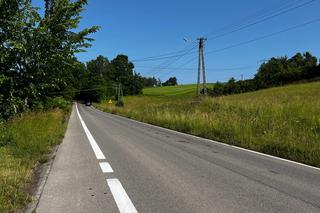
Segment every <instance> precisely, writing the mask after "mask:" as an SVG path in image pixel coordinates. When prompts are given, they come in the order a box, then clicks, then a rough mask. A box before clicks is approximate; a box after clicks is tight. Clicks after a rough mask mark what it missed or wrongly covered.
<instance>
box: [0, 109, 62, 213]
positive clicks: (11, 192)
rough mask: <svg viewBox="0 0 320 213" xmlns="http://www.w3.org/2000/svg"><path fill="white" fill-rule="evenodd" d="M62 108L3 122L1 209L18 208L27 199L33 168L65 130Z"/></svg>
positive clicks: (0, 134)
mask: <svg viewBox="0 0 320 213" xmlns="http://www.w3.org/2000/svg"><path fill="white" fill-rule="evenodd" d="M67 114H68V113H66V112H64V111H62V110H51V111H48V112H38V113H26V114H23V115H22V116H21V117H19V118H15V119H13V120H11V121H9V122H7V123H4V124H0V212H19V211H21V209H22V207H23V206H24V205H25V204H26V203H27V202H28V200H29V196H28V193H27V191H26V185H27V184H28V182H30V181H31V178H32V169H33V168H35V166H36V165H37V164H38V163H41V162H44V161H46V160H47V156H48V154H49V153H50V152H51V150H52V147H53V146H54V145H56V144H58V143H59V142H60V141H61V139H62V137H63V135H64V132H65V129H66V121H67V117H68V116H67Z"/></svg>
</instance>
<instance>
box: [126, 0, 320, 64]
mask: <svg viewBox="0 0 320 213" xmlns="http://www.w3.org/2000/svg"><path fill="white" fill-rule="evenodd" d="M315 1H317V0H309V1H307V2H304V3H302V4H299V5H297V6H294V7H290V8H288V9H285V10H283V11H280V12H278V13H276V14H273V15H270V16H267V17H265V18H263V19H261V20H258V21H255V22H253V23H249V24H246V25H240V26H239V27H240V28H237V29H234V30H231V31H228V32H225V33H222V34H219V35H216V36H213V37H209V38H208V40H213V39H216V38H220V37H223V36H226V35H229V34H232V33H235V32H238V31H241V30H243V29H246V28H248V27H251V26H254V25H257V24H260V23H263V22H265V21H267V20H269V19H272V18H274V17H277V16H280V15H283V14H285V13H288V12H290V11H293V10H296V9H299V8H301V7H304V6H306V5H309V4H311V3H313V2H315ZM288 3H291V1H290V2H286V3H285V4H284V5H283V6H282V7H280V8H278V9H277V10H276V11H279V10H282V9H283V7H284V6H285V5H287V4H288ZM276 11H274V12H276ZM274 12H273V13H274ZM266 15H268V14H266ZM249 17H250V16H249ZM258 17H259V16H258ZM231 26H232V25H231ZM224 28H228V26H226V27H224ZM224 28H222V29H224ZM210 34H213V32H211V33H208V34H207V35H206V36H209V35H210ZM194 42H195V41H194ZM194 42H193V43H194ZM195 48H196V46H195V47H192V48H190V49H186V48H185V49H183V50H179V51H175V52H169V53H164V54H160V55H154V56H150V57H145V58H141V59H134V60H131V61H132V62H142V61H159V60H166V59H172V58H175V59H177V58H178V59H177V60H179V59H180V58H181V57H183V56H185V55H186V53H190V52H191V50H193V49H195ZM193 52H194V53H196V52H197V51H196V50H195V51H193ZM193 52H192V53H193Z"/></svg>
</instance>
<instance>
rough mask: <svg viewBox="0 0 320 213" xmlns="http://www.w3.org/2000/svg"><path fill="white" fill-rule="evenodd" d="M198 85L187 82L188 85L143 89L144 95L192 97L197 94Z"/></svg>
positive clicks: (209, 85)
mask: <svg viewBox="0 0 320 213" xmlns="http://www.w3.org/2000/svg"><path fill="white" fill-rule="evenodd" d="M207 86H208V87H212V84H208V85H207ZM196 90H197V85H196V84H187V85H178V86H167V87H152V88H145V89H144V90H143V95H145V96H165V97H172V96H184V97H186V96H188V97H192V96H194V95H195V94H196Z"/></svg>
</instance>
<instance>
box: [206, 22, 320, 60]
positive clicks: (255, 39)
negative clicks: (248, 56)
mask: <svg viewBox="0 0 320 213" xmlns="http://www.w3.org/2000/svg"><path fill="white" fill-rule="evenodd" d="M319 21H320V18H317V19H313V20H311V21H308V22H305V23H302V24H299V25H295V26H293V27H289V28H286V29H284V30H280V31H277V32H274V33H270V34H267V35H264V36H260V37H257V38H254V39H251V40H248V41H244V42H240V43H237V44H233V45H230V46H227V47H224V48H220V49H217V50H213V51H208V52H207V54H211V53H216V52H222V51H224V50H227V49H231V48H234V47H238V46H242V45H245V44H249V43H252V42H255V41H259V40H262V39H265V38H269V37H272V36H275V35H278V34H281V33H284V32H288V31H291V30H294V29H297V28H300V27H305V26H307V25H310V24H314V23H316V22H319Z"/></svg>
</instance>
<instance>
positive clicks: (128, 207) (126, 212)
mask: <svg viewBox="0 0 320 213" xmlns="http://www.w3.org/2000/svg"><path fill="white" fill-rule="evenodd" d="M107 183H108V185H109V187H110V190H111V193H112V195H113V198H114V200H115V201H116V204H117V206H118V209H119V211H120V212H121V213H137V212H138V211H137V210H136V208H135V207H134V205H133V204H132V202H131V200H130V198H129V196H128V195H127V193H126V191H125V190H124V188H123V186H122V184H121V183H120V181H119V180H118V179H116V178H112V179H107Z"/></svg>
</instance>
